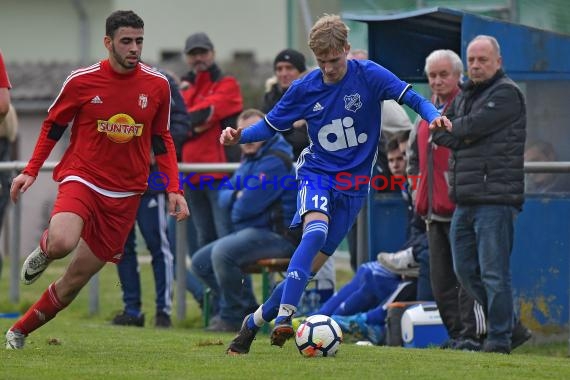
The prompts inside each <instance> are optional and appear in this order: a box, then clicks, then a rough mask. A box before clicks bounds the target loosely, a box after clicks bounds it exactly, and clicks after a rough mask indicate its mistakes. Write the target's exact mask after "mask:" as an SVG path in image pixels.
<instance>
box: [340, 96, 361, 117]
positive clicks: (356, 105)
mask: <svg viewBox="0 0 570 380" xmlns="http://www.w3.org/2000/svg"><path fill="white" fill-rule="evenodd" d="M360 107H362V102H361V101H360V94H359V93H356V94H352V95H345V96H344V108H345V109H346V110H348V111H352V112H356V111H358V110H359V109H360Z"/></svg>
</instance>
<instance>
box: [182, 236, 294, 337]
mask: <svg viewBox="0 0 570 380" xmlns="http://www.w3.org/2000/svg"><path fill="white" fill-rule="evenodd" d="M294 250H295V246H294V245H293V244H292V243H291V242H289V241H288V240H287V239H285V238H284V237H282V236H281V235H278V234H276V233H273V232H271V231H269V230H266V229H261V228H253V227H249V228H245V229H243V230H240V231H238V232H234V233H232V234H230V235H227V236H225V237H223V238H221V239H218V240H216V241H215V242H213V243H210V244H208V245H206V246H205V247H203V248H201V249H199V250H198V252H196V254H195V255H194V257H193V258H192V271H193V272H194V273H195V274H196V275H197V276H198V277H200V279H201V280H202V281H204V283H206V284H207V285H208V286H209V287H210V289H212V292H213V293H214V294H218V295H219V302H220V304H219V305H220V312H219V315H220V318H221V319H223V320H224V321H227V322H228V323H231V324H234V325H236V326H238V327H239V325H240V323H241V322H242V319H243V317H244V316H245V314H246V313H247V312H248V311H249V310H250V309H251V308H253V307H255V306H256V305H257V302H256V299H255V295H254V293H253V289H252V287H251V278H250V276H248V275H245V274H244V273H242V271H241V269H240V268H241V267H242V266H245V265H247V264H251V263H254V262H255V261H257V260H259V259H264V258H287V257H291V256H292V255H293V251H294Z"/></svg>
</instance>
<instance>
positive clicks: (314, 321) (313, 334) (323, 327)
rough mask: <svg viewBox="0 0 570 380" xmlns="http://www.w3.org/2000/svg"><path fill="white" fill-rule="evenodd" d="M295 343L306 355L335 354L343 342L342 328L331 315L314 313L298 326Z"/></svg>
mask: <svg viewBox="0 0 570 380" xmlns="http://www.w3.org/2000/svg"><path fill="white" fill-rule="evenodd" d="M295 343H296V344H297V348H298V349H299V352H300V353H301V355H303V356H305V357H315V356H335V355H336V353H337V351H338V347H339V346H340V344H341V343H342V330H341V329H340V326H339V325H338V324H337V323H336V322H335V321H334V320H332V319H331V318H330V317H328V316H326V315H320V314H318V315H312V316H310V317H308V318H307V319H305V321H304V322H303V323H301V324H300V325H299V327H298V328H297V332H296V333H295Z"/></svg>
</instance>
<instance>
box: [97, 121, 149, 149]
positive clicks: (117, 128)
mask: <svg viewBox="0 0 570 380" xmlns="http://www.w3.org/2000/svg"><path fill="white" fill-rule="evenodd" d="M143 128H144V124H140V123H136V122H135V119H133V118H132V117H131V116H129V115H127V114H124V113H119V114H116V115H113V116H111V117H110V118H109V120H97V132H101V133H105V134H107V138H108V139H109V140H111V141H113V142H115V143H118V144H123V143H126V142H129V141H131V140H132V139H133V137H135V136H140V135H142V132H143Z"/></svg>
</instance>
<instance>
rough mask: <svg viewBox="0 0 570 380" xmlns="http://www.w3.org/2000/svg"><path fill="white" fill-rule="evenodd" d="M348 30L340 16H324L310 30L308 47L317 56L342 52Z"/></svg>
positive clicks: (345, 44) (346, 43)
mask: <svg viewBox="0 0 570 380" xmlns="http://www.w3.org/2000/svg"><path fill="white" fill-rule="evenodd" d="M349 30H350V29H349V28H348V26H347V25H346V24H345V23H344V22H342V20H341V19H340V16H338V15H329V14H325V15H324V16H322V17H321V18H319V19H318V20H317V22H316V23H315V25H313V27H312V28H311V32H310V33H309V47H310V48H311V50H312V51H313V53H315V54H317V55H318V54H328V53H330V52H341V51H344V49H345V48H346V46H347V45H348V31H349Z"/></svg>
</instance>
